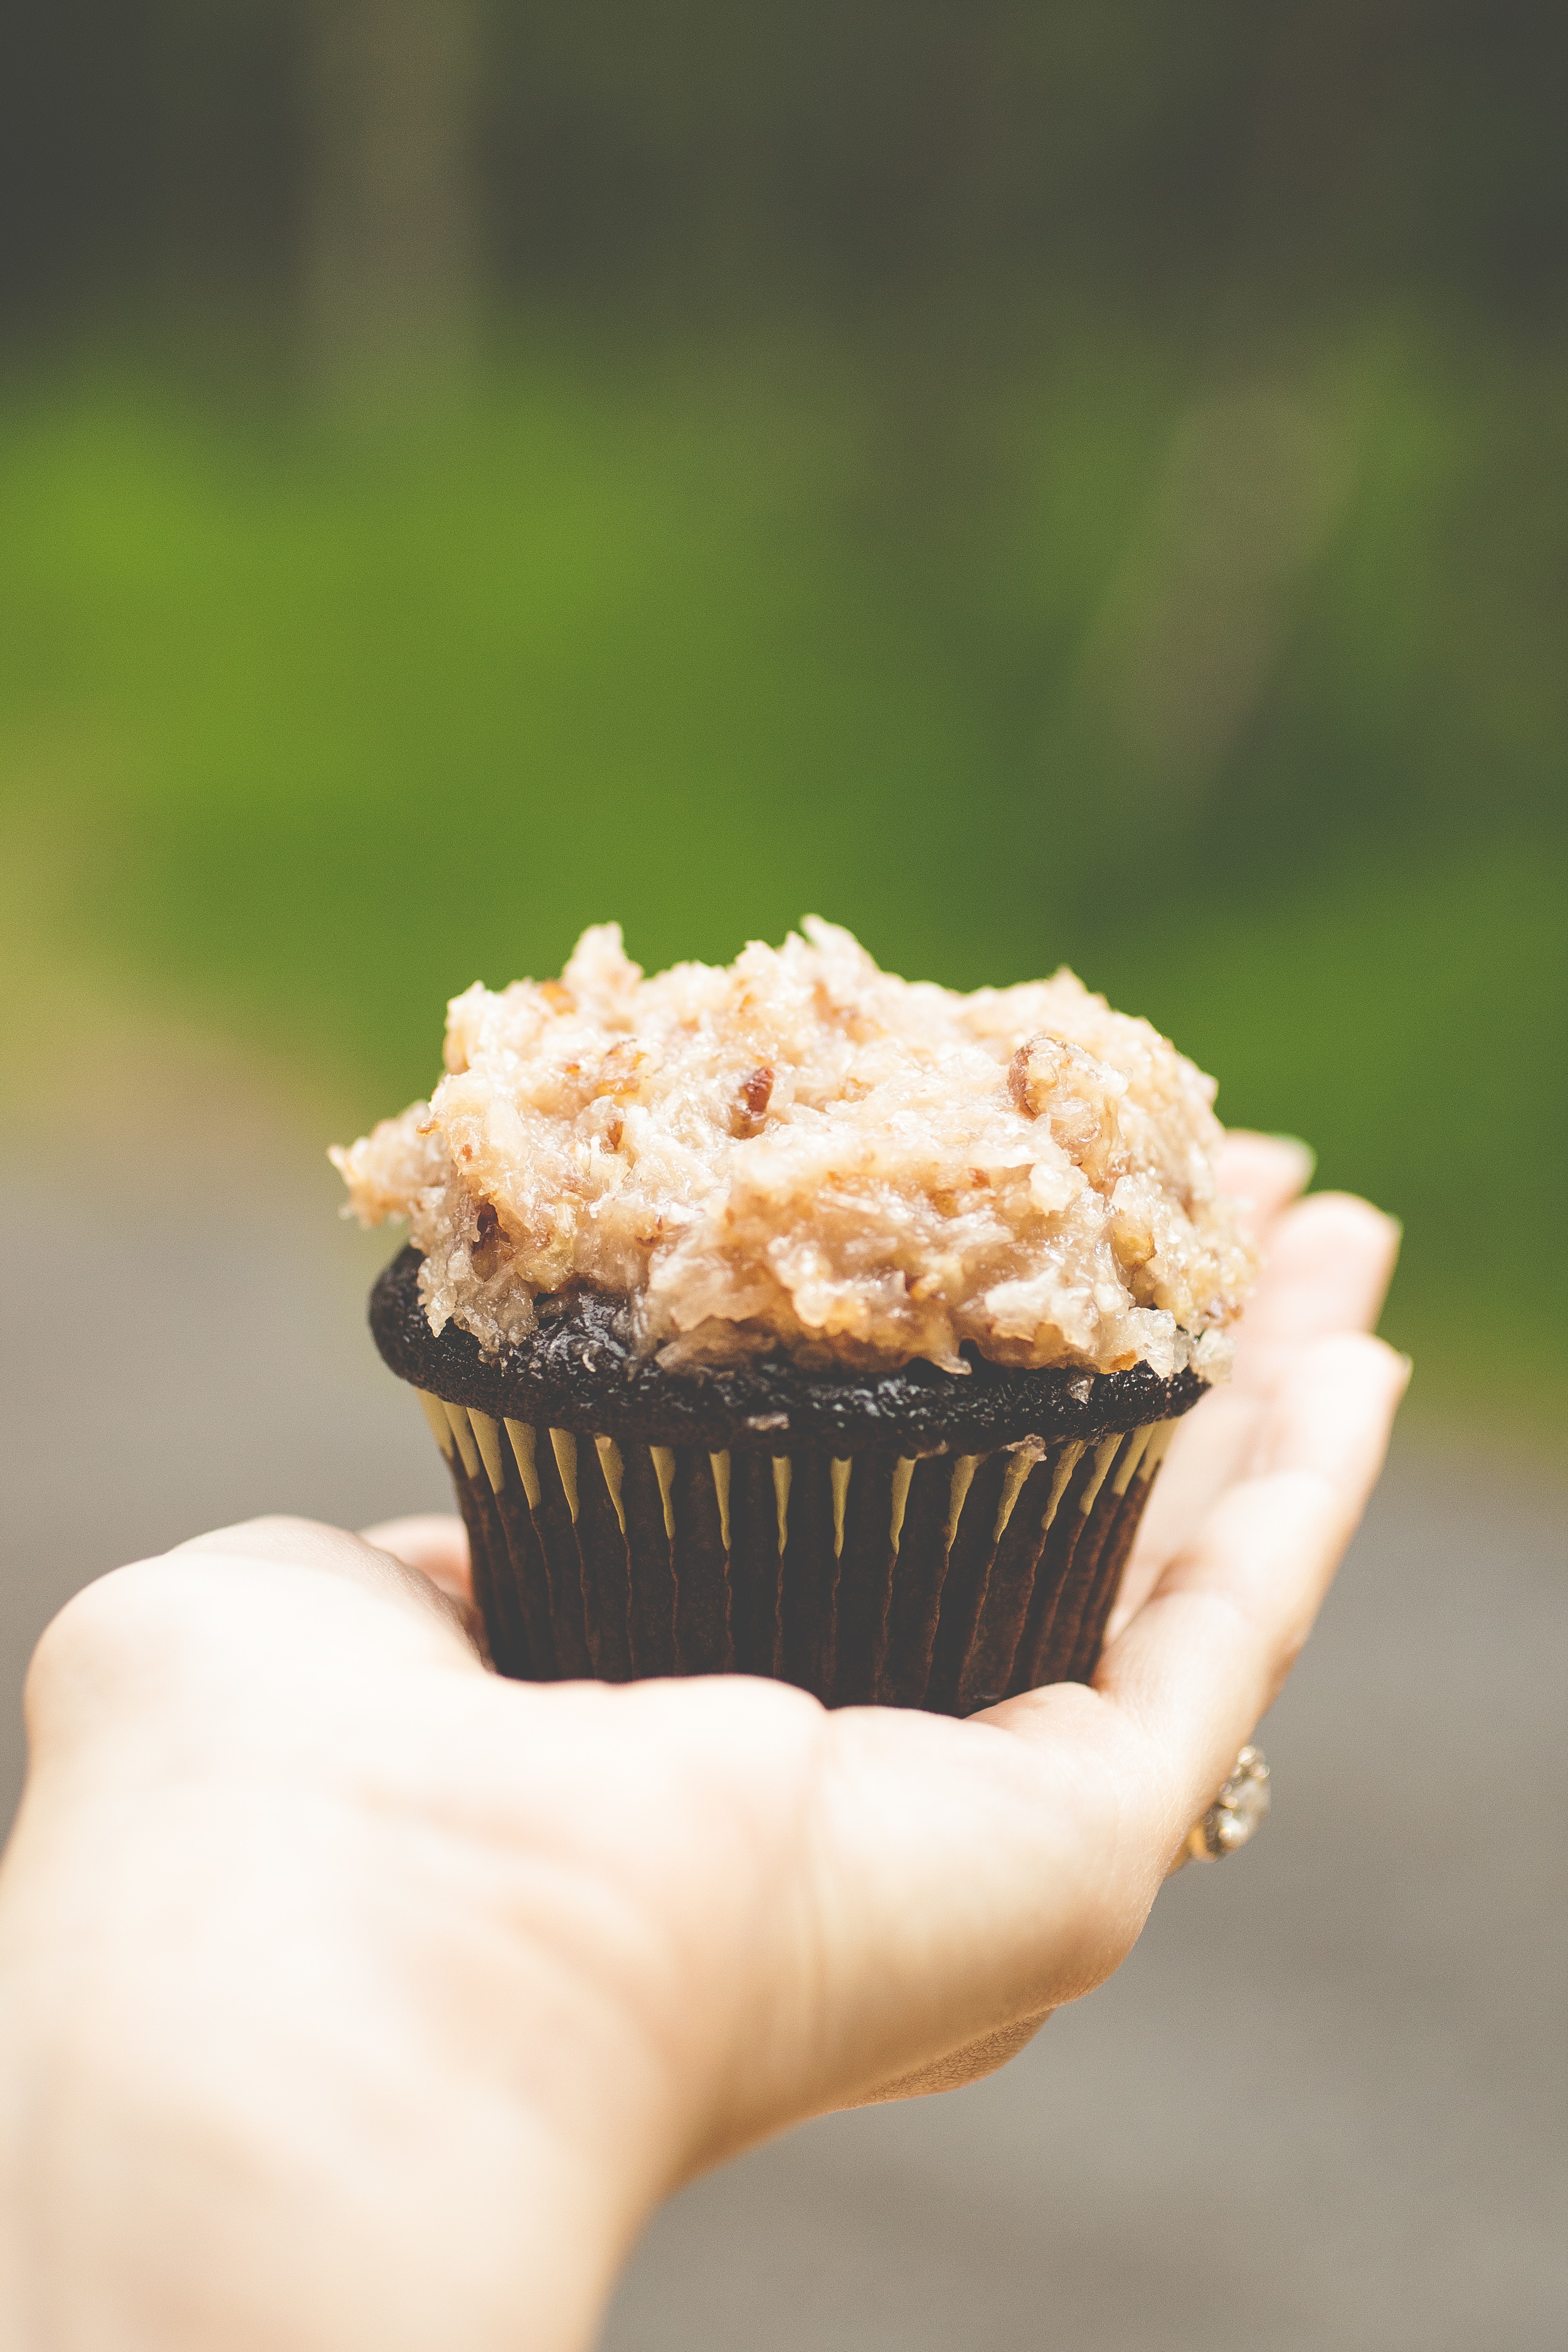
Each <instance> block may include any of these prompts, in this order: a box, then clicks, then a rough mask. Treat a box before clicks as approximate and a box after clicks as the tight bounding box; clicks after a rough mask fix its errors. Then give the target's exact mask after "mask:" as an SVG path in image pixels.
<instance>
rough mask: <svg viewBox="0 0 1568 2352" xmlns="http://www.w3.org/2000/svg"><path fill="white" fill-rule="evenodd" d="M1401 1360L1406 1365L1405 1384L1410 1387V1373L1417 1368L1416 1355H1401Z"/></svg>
mask: <svg viewBox="0 0 1568 2352" xmlns="http://www.w3.org/2000/svg"><path fill="white" fill-rule="evenodd" d="M1399 1360H1400V1362H1401V1363H1402V1364H1403V1365H1404V1367H1405V1387H1406V1388H1408V1387H1409V1386H1410V1375H1411V1373H1412V1372H1413V1371H1414V1370H1415V1357H1414V1356H1401V1357H1400V1359H1399Z"/></svg>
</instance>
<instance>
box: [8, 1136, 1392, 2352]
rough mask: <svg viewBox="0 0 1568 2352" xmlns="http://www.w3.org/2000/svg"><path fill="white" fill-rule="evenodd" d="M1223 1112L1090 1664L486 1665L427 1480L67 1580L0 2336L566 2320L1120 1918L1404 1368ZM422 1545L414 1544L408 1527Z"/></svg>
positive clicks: (44, 1777)
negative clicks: (831, 1703)
mask: <svg viewBox="0 0 1568 2352" xmlns="http://www.w3.org/2000/svg"><path fill="white" fill-rule="evenodd" d="M1303 1174H1304V1163H1303V1161H1302V1160H1301V1159H1300V1155H1293V1154H1292V1152H1291V1150H1289V1147H1285V1146H1280V1145H1276V1144H1268V1143H1264V1142H1263V1141H1261V1140H1260V1139H1245V1138H1238V1139H1233V1142H1232V1145H1231V1150H1230V1160H1229V1167H1228V1169H1227V1171H1226V1181H1230V1182H1231V1183H1232V1185H1233V1189H1237V1190H1245V1191H1247V1192H1249V1193H1250V1194H1251V1195H1252V1196H1253V1197H1254V1199H1255V1200H1257V1201H1258V1203H1259V1207H1260V1213H1261V1217H1262V1220H1263V1222H1264V1223H1265V1224H1266V1225H1268V1226H1269V1227H1270V1228H1272V1231H1271V1235H1270V1248H1271V1264H1270V1269H1269V1272H1268V1275H1267V1276H1266V1277H1265V1281H1264V1284H1263V1286H1261V1288H1260V1290H1259V1293H1258V1298H1257V1299H1256V1301H1255V1302H1254V1305H1253V1307H1251V1308H1250V1309H1249V1312H1248V1318H1247V1327H1246V1328H1247V1338H1246V1340H1245V1343H1244V1347H1243V1349H1242V1354H1241V1360H1240V1363H1239V1365H1238V1371H1237V1383H1236V1386H1235V1388H1234V1389H1233V1390H1232V1391H1229V1392H1224V1393H1221V1394H1220V1395H1217V1396H1215V1397H1214V1398H1211V1399H1208V1400H1206V1401H1205V1403H1204V1404H1203V1405H1202V1406H1201V1407H1200V1408H1199V1410H1198V1412H1196V1413H1195V1414H1194V1415H1193V1416H1192V1417H1191V1418H1190V1420H1189V1422H1188V1423H1186V1424H1185V1425H1184V1429H1183V1431H1182V1433H1181V1435H1180V1437H1179V1438H1178V1440H1177V1443H1176V1445H1175V1446H1174V1447H1173V1451H1172V1455H1171V1458H1170V1462H1169V1463H1168V1465H1167V1467H1166V1469H1165V1471H1164V1473H1163V1476H1162V1481H1161V1485H1160V1486H1159V1487H1157V1488H1156V1490H1155V1499H1154V1501H1153V1503H1152V1505H1151V1508H1150V1517H1149V1525H1148V1528H1147V1529H1146V1531H1145V1539H1144V1540H1143V1541H1142V1542H1141V1544H1140V1546H1139V1549H1138V1551H1137V1553H1136V1555H1135V1557H1134V1560H1133V1562H1132V1564H1131V1568H1130V1570H1129V1577H1128V1584H1127V1590H1126V1591H1125V1593H1124V1596H1123V1601H1122V1604H1121V1608H1120V1610H1119V1614H1118V1621H1117V1622H1116V1624H1115V1626H1114V1627H1113V1639H1112V1641H1111V1642H1110V1645H1109V1646H1108V1649H1107V1653H1106V1656H1105V1659H1104V1661H1103V1663H1102V1664H1101V1667H1100V1673H1099V1675H1098V1677H1097V1681H1096V1685H1095V1687H1094V1688H1093V1689H1092V1690H1090V1689H1088V1688H1085V1687H1083V1686H1081V1685H1055V1686H1053V1687H1051V1688H1048V1689H1047V1690H1044V1691H1039V1692H1035V1693H1032V1694H1030V1695H1029V1696H1026V1697H1023V1698H1019V1699H1014V1700H1011V1701H1008V1702H1006V1703H1005V1704H1004V1705H1002V1706H996V1707H994V1708H991V1709H989V1710H988V1711H987V1712H986V1713H985V1714H984V1716H981V1717H973V1718H971V1719H970V1720H969V1721H968V1722H962V1723H960V1722H953V1721H951V1720H948V1719H946V1718H942V1717H929V1716H924V1715H920V1714H915V1713H910V1712H897V1711H893V1710H886V1709H871V1708H860V1709H846V1710H842V1711H840V1712H838V1713H836V1714H827V1713H825V1712H824V1710H823V1709H822V1708H821V1707H820V1706H817V1704H816V1701H814V1700H812V1699H810V1698H808V1697H806V1696H804V1695H803V1694H802V1693H800V1692H798V1691H795V1690H792V1689H789V1688H788V1687H786V1686H784V1685H774V1684H768V1683H763V1682H759V1681H754V1680H748V1679H743V1678H740V1677H712V1678H708V1679H705V1680H700V1681H689V1682H668V1683H648V1684H641V1685H629V1686H625V1687H620V1688H611V1687H606V1686H602V1685H588V1684H577V1685H547V1686H543V1687H535V1686H530V1685H520V1684H507V1683H502V1682H499V1681H497V1680H496V1679H495V1678H494V1677H493V1676H490V1675H487V1674H486V1673H485V1672H484V1671H483V1669H482V1667H481V1666H480V1664H479V1660H478V1658H477V1656H476V1654H475V1653H474V1651H473V1649H472V1647H471V1645H470V1644H469V1643H468V1641H467V1639H466V1637H465V1635H464V1633H463V1631H462V1628H461V1624H460V1622H459V1621H458V1609H457V1607H456V1605H455V1604H454V1603H453V1602H452V1601H448V1600H446V1599H443V1598H442V1597H441V1596H440V1595H439V1594H438V1593H437V1591H435V1589H434V1585H433V1583H432V1582H431V1581H429V1580H426V1577H424V1576H421V1575H419V1574H416V1573H415V1572H413V1571H414V1570H416V1569H422V1570H426V1571H427V1572H428V1576H429V1577H432V1578H434V1579H435V1580H436V1581H437V1582H444V1583H446V1584H447V1586H449V1587H451V1586H460V1583H461V1578H462V1573H463V1560H462V1553H461V1547H460V1535H459V1534H458V1533H455V1532H454V1530H453V1528H451V1527H449V1526H448V1524H447V1523H445V1522H416V1523H409V1522H405V1523H401V1524H400V1525H399V1526H396V1527H392V1528H385V1529H382V1530H379V1531H375V1530H373V1531H372V1535H373V1538H375V1539H376V1540H375V1541H374V1543H365V1542H363V1541H359V1540H357V1539H355V1538H352V1537H348V1536H343V1535H341V1534H338V1533H337V1532H335V1531H333V1530H331V1529H327V1528H315V1527H311V1526H309V1525H307V1524H304V1523H301V1522H296V1521H286V1520H285V1521H278V1520H273V1521H258V1522H255V1523H252V1524H251V1525H250V1526H248V1527H242V1528H230V1529H226V1530H224V1531H222V1532H221V1533H219V1534H217V1535H214V1536H206V1537H201V1538H197V1539H196V1540H195V1542H194V1543H192V1544H188V1545H184V1546H182V1547H180V1548H179V1549H177V1550H175V1551H174V1552H172V1553H169V1554H167V1555H165V1556H164V1557H163V1559H159V1560H154V1561H146V1562H142V1563H140V1564H139V1565H137V1566H136V1567H133V1568H130V1569H126V1570H121V1571H119V1572H118V1573H117V1574H115V1575H114V1576H111V1577H109V1578H106V1579H104V1580H103V1581H102V1582H101V1583H100V1584H98V1585H96V1586H93V1587H91V1588H89V1591H87V1592H86V1593H84V1594H82V1595H80V1596H79V1598H78V1600H77V1601H74V1602H73V1603H72V1604H71V1605H70V1607H69V1608H68V1610H67V1611H66V1612H64V1613H63V1615H62V1616H61V1617H60V1618H59V1619H58V1621H57V1622H56V1624H55V1626H54V1627H53V1628H52V1629H51V1631H50V1633H48V1634H47V1636H46V1638H45V1641H44V1643H43V1644H42V1646H41V1648H40V1652H39V1655H38V1658H37V1662H36V1664H35V1667H34V1672H33V1675H32V1678H31V1682H30V1686H29V1698H28V1711H29V1730H30V1736H31V1740H32V1748H33V1765H32V1771H31V1775H30V1778H29V1783H28V1790H27V1795H26V1801H25V1803H24V1807H23V1811H22V1815H21V1818H20V1821H19V1824H18V1828H17V1832H16V1837H15V1839H14V1842H13V1845H12V1847H11V1849H10V1852H9V1853H8V1855H7V1858H6V1862H5V1868H4V1871H3V1873H0V2345H3V2346H4V2347H5V2352H34V2347H43V2346H46V2345H47V2346H48V2347H51V2352H53V2347H65V2352H100V2347H102V2352H110V2348H111V2347H112V2352H142V2347H147V2352H152V2347H157V2352H184V2347H191V2352H196V2347H201V2352H210V2347H213V2346H216V2345H218V2344H221V2345H223V2346H224V2347H225V2352H253V2347H254V2352H263V2347H265V2352H274V2347H285V2346H286V2347H289V2352H348V2347H361V2346H363V2347H372V2346H374V2347H375V2352H404V2348H405V2347H406V2352H416V2348H417V2352H424V2347H433V2346H437V2345H440V2346H442V2347H446V2346H447V2345H457V2344H461V2345H462V2346H463V2347H465V2352H488V2347H497V2352H500V2347H502V2346H509V2347H510V2346H512V2345H515V2343H517V2342H518V2341H519V2340H521V2339H523V2338H526V2340H527V2341H528V2342H529V2343H530V2344H531V2346H535V2347H581V2346H584V2345H585V2344H587V2343H588V2342H590V2341H591V2340H592V2336H593V2333H594V2330H595V2326H596V2324H597V2319H598V2316H599V2315H600V2312H601V2311H602V2308H603V2305H604V2302H605V2298H606V2296H607V2294H608V2292H609V2289H610V2286H611V2284H612V2283H613V2280H614V2277H615V2274H616V2270H617V2268H618V2266H619V2264H620V2263H621V2261H622V2260H623V2259H624V2257H625V2254H626V2251H627V2249H628V2248H629V2246H630V2244H631V2242H632V2241H633V2239H634V2238H635V2236H636V2233H637V2230H638V2229H639V2228H640V2227H641V2225H642V2222H643V2221H644V2220H645V2219H646V2217H647V2213H648V2212H649V2211H650V2210H652V2208H653V2206H654V2205H655V2204H656V2203H657V2202H658V2200H659V2198H660V2197H662V2196H663V2195H664V2194H666V2193H668V2190H669V2189H671V2188H673V2187H674V2186H675V2185H677V2184H678V2183H679V2181H680V2180H682V2179H686V2178H688V2177H689V2175H690V2174H692V2173H693V2172H695V2171H697V2170H699V2169H700V2168H702V2167H704V2166H706V2165H710V2164H712V2163H714V2162H717V2161H719V2160H720V2159H721V2158H723V2157H725V2156H727V2155H729V2154H731V2153H733V2152H734V2151H736V2150H737V2149H739V2148H741V2147H744V2146H745V2145H747V2144H748V2143H749V2142H751V2141H752V2140H755V2139H756V2138H758V2137H763V2136H764V2135H765V2134H767V2133H769V2132H771V2131H774V2130H777V2129H779V2128H782V2127H783V2126H785V2125H787V2124H789V2123H791V2122H794V2121H795V2120H797V2119H799V2118H801V2117H803V2116H807V2115H810V2114H813V2113H817V2112H821V2111H822V2110H824V2109H826V2108H828V2107H832V2106H836V2105H847V2104H851V2103H854V2102H857V2101H860V2100H865V2099H867V2098H869V2097H874V2096H878V2095H889V2094H890V2095H899V2094H900V2093H902V2092H907V2091H909V2090H910V2089H916V2088H922V2087H931V2086H934V2085H936V2084H942V2083H944V2082H956V2081H962V2080H967V2079H972V2078H973V2075H974V2074H978V2073H982V2072H984V2071H986V2070H987V2069H988V2068H989V2066H991V2065H993V2064H994V2063H999V2062H1000V2060H1001V2058H1003V2057H1004V2056H1005V2055H1007V2054H1010V2053H1011V2051H1012V2050H1014V2049H1016V2047H1018V2046H1019V2045H1020V2043H1021V2042H1023V2041H1024V2040H1026V2039H1027V2037H1028V2034H1029V2033H1030V2032H1032V2031H1033V2030H1034V2028H1035V2026H1036V2025H1037V2023H1038V2021H1040V2019H1041V2018H1042V2017H1043V2016H1045V2015H1047V2014H1048V2012H1049V2011H1050V2010H1051V2009H1053V2008H1055V2007H1057V2006H1058V2005H1059V2004H1060V2003H1061V2002H1063V2001H1064V2000H1071V1999H1073V1998H1075V1997H1076V1996H1077V1995H1079V1994H1080V1993H1082V1992H1084V1991H1087V1990H1089V1989H1090V1988H1091V1987H1092V1986H1093V1985H1094V1984H1096V1983H1098V1982H1100V1980H1101V1979H1103V1978H1104V1977H1105V1976H1106V1975H1107V1974H1109V1973H1110V1970H1111V1969H1114V1968H1115V1967H1116V1966H1117V1964H1118V1963H1119V1962H1120V1960H1121V1958H1123V1957H1124V1955H1125V1953H1126V1952H1127V1950H1128V1949H1129V1948H1130V1947H1131V1943H1132V1941H1133V1940H1134V1938H1135V1937H1136V1935H1137V1933H1138V1931H1139V1928H1140V1927H1141V1926H1142V1921H1143V1918H1144V1917H1145V1916H1146V1915H1147V1911H1148V1908H1149V1906H1150V1904H1151V1902H1152V1899H1153V1896H1154V1895H1155V1893H1156V1892H1157V1890H1158V1887H1159V1885H1160V1882H1161V1879H1162V1878H1163V1875H1164V1874H1165V1871H1166V1870H1167V1868H1168V1867H1169V1865H1170V1863H1171V1860H1172V1858H1173V1855H1174V1854H1175V1853H1176V1852H1177V1850H1178V1848H1179V1847H1180V1844H1181V1843H1182V1840H1183V1838H1184V1835H1185V1833H1186V1832H1187V1830H1188V1829H1189V1828H1190V1826H1191V1824H1192V1822H1193V1821H1194V1819H1195V1818H1196V1816H1197V1815H1198V1814H1199V1813H1200V1812H1201V1811H1203V1810H1204V1808H1205V1805H1206V1804H1207V1803H1208V1801H1210V1799H1211V1798H1212V1797H1213V1795H1214V1792H1215V1789H1216V1788H1217V1787H1218V1785H1219V1784H1220V1782H1221V1781H1222V1780H1224V1779H1225V1777H1226V1773H1227V1771H1228V1770H1229V1769H1230V1767H1231V1765H1232V1764H1233V1763H1234V1761H1235V1758H1236V1755H1237V1749H1238V1748H1240V1746H1241V1745H1242V1744H1243V1742H1244V1740H1245V1739H1246V1738H1247V1736H1248V1734H1249V1733H1250V1731H1251V1730H1252V1728H1253V1727H1254V1725H1255V1724H1256V1722H1257V1720H1258V1717H1259V1716H1260V1714H1261V1713H1262V1712H1263V1710H1264V1708H1265V1707H1266V1706H1268V1703H1269V1701H1270V1699H1271V1698H1272V1697H1273V1696H1274V1694H1275V1692H1276V1690H1277V1689H1278V1687H1279V1683H1280V1681H1281V1680H1282V1679H1283V1676H1284V1675H1285V1673H1286V1671H1287V1670H1288V1668H1289V1664H1290V1662H1291V1660H1292V1658H1293V1657H1294V1655H1295V1653H1296V1651H1297V1649H1298V1648H1299V1647H1300V1643H1301V1641H1302V1640H1303V1639H1304V1638H1305V1635H1306V1633H1307V1632H1308V1630H1309V1628H1310V1623H1311V1621H1312V1618H1313V1615H1314V1614H1315V1612H1316V1609H1317V1607H1318V1604H1319V1602H1320V1601H1321V1597H1322V1594H1323V1591H1325V1589H1326V1587H1327V1584H1328V1581H1329V1580H1330V1578H1331V1574H1332V1572H1333V1569H1334V1567H1335V1565H1336V1563H1337V1560H1338V1559H1339V1556H1340V1554H1341V1552H1342V1549H1343V1546H1344V1543H1345V1542H1346V1540H1347V1539H1348V1538H1349V1536H1350V1534H1351V1532H1352V1529H1353V1528H1354V1526H1355V1523H1356V1520H1357V1518H1358V1517H1359V1516H1360V1512H1361V1509H1362V1507H1363V1502H1364V1500H1365V1496H1366V1494H1367V1492H1368V1491H1369V1489H1370V1486H1371V1485H1372V1483H1373V1478H1374V1477H1375V1475H1376V1471H1377V1467H1378V1465H1379V1463H1380V1461H1381V1458H1382V1453H1383V1448H1384V1441H1385V1438H1386V1433H1387V1427H1388V1423H1389V1421H1390V1418H1391V1416H1392V1412H1393V1410H1394V1405H1395V1403H1396V1402H1397V1399H1398V1395H1399V1393H1400V1391H1401V1390H1402V1388H1403V1385H1404V1377H1405V1368H1404V1366H1403V1364H1402V1363H1401V1362H1400V1360H1398V1359H1397V1358H1395V1357H1394V1356H1393V1355H1392V1353H1391V1352H1390V1351H1389V1350H1388V1349H1385V1348H1384V1347H1383V1346H1382V1345H1381V1344H1380V1343H1379V1342H1377V1341H1375V1340H1373V1339H1368V1338H1366V1337H1365V1336H1364V1333H1363V1326H1364V1325H1365V1324H1366V1323H1367V1322H1368V1321H1370V1320H1371V1318H1373V1315H1374V1314H1375V1311H1376V1306H1377V1302H1378V1300H1379V1298H1380V1297H1381V1294H1382V1289H1383V1286H1384V1282H1385V1280H1386V1276H1387V1272H1388V1267H1389V1265H1390V1263H1391V1261H1392V1255H1393V1250H1394V1234H1393V1229H1392V1228H1391V1227H1390V1226H1389V1225H1388V1223H1387V1222H1386V1221H1385V1220H1384V1219H1382V1218H1380V1217H1378V1216H1377V1215H1376V1213H1374V1212H1373V1211H1371V1210H1369V1209H1367V1208H1366V1207H1365V1206H1364V1204H1362V1203H1357V1202H1345V1201H1336V1200H1334V1199H1332V1198H1325V1199H1320V1200H1316V1201H1309V1202H1306V1203H1304V1204H1303V1205H1301V1206H1300V1207H1299V1208H1296V1209H1293V1210H1288V1211H1287V1210H1286V1209H1285V1207H1284V1203H1285V1202H1286V1201H1287V1200H1288V1198H1289V1194H1290V1193H1291V1192H1293V1190H1294V1189H1295V1187H1296V1185H1297V1184H1298V1183H1299V1182H1300V1180H1301V1177H1302V1175H1303ZM394 1554H397V1555H400V1556H401V1558H402V1559H403V1560H405V1561H407V1562H408V1563H410V1565H401V1564H400V1563H399V1559H398V1558H395V1557H394V1556H393V1555H394Z"/></svg>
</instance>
